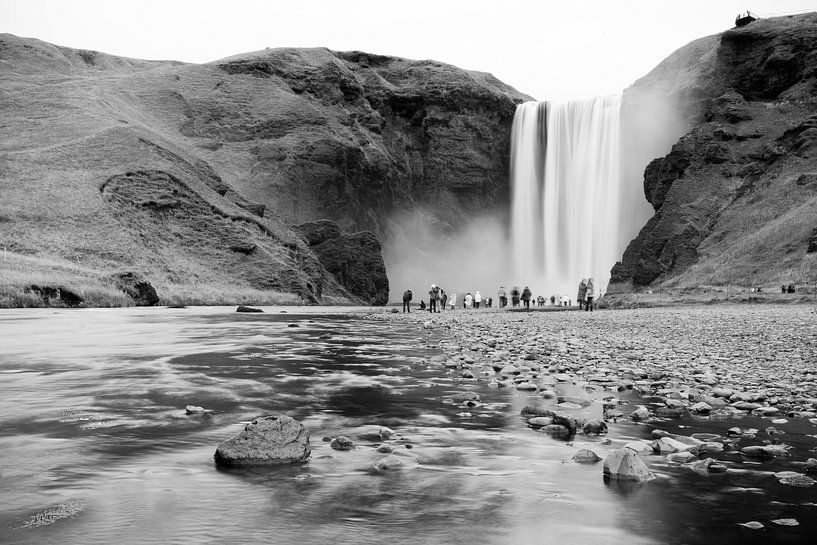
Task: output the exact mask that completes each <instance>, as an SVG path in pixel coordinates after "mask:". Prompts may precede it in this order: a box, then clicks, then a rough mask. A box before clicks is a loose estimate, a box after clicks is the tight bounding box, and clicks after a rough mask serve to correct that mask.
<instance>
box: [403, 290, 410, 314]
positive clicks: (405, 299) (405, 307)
mask: <svg viewBox="0 0 817 545" xmlns="http://www.w3.org/2000/svg"><path fill="white" fill-rule="evenodd" d="M403 312H411V290H406V291H404V292H403Z"/></svg>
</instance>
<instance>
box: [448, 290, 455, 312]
mask: <svg viewBox="0 0 817 545" xmlns="http://www.w3.org/2000/svg"><path fill="white" fill-rule="evenodd" d="M448 304H449V305H450V306H451V310H454V309H455V308H456V307H457V294H456V293H452V294H451V297H449V298H448Z"/></svg>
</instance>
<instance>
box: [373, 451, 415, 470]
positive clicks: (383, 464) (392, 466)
mask: <svg viewBox="0 0 817 545" xmlns="http://www.w3.org/2000/svg"><path fill="white" fill-rule="evenodd" d="M406 467H407V462H406V460H405V459H404V458H402V457H400V456H395V455H394V454H390V455H389V456H384V457H383V458H380V459H378V460H375V461H374V462H373V463H372V469H374V470H375V471H378V472H383V471H394V470H397V469H404V468H406Z"/></svg>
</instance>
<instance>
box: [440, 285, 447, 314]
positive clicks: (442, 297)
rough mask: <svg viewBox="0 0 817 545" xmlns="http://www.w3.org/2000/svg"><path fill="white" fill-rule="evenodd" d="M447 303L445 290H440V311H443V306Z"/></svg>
mask: <svg viewBox="0 0 817 545" xmlns="http://www.w3.org/2000/svg"><path fill="white" fill-rule="evenodd" d="M447 302H448V294H447V293H445V290H444V289H442V288H440V310H445V304H446V303H447Z"/></svg>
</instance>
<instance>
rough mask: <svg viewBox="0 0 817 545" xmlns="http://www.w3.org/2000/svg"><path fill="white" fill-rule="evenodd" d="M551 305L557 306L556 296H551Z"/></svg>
mask: <svg viewBox="0 0 817 545" xmlns="http://www.w3.org/2000/svg"><path fill="white" fill-rule="evenodd" d="M550 304H551V305H555V304H556V296H555V295H551V296H550Z"/></svg>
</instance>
